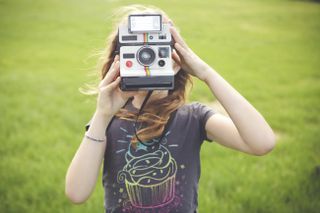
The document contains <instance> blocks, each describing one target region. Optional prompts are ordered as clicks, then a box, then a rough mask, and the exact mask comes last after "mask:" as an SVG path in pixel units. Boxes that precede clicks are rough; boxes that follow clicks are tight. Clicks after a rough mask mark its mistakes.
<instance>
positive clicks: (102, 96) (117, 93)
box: [96, 55, 136, 116]
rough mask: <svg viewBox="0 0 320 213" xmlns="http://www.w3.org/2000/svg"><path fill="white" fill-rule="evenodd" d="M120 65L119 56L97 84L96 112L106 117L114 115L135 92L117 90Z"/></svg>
mask: <svg viewBox="0 0 320 213" xmlns="http://www.w3.org/2000/svg"><path fill="white" fill-rule="evenodd" d="M119 83H120V65H119V56H118V55H117V56H116V57H115V58H114V61H113V63H112V64H111V66H110V69H109V71H108V72H107V74H106V75H105V77H104V78H103V79H102V80H101V82H100V84H99V95H98V100H97V109H96V111H97V112H99V113H102V114H103V115H106V116H113V115H115V114H116V113H117V112H118V111H119V110H120V108H121V107H123V105H124V104H125V103H126V101H127V100H128V99H129V98H130V97H131V96H133V95H134V94H135V93H136V92H135V91H130V92H124V91H122V90H121V89H120V88H119Z"/></svg>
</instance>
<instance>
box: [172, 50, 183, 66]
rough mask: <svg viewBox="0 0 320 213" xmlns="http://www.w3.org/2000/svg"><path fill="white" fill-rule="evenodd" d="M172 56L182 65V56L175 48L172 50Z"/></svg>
mask: <svg viewBox="0 0 320 213" xmlns="http://www.w3.org/2000/svg"><path fill="white" fill-rule="evenodd" d="M172 58H173V60H174V61H175V62H176V63H177V64H179V65H181V60H180V57H179V55H178V53H177V51H176V50H175V49H173V51H172Z"/></svg>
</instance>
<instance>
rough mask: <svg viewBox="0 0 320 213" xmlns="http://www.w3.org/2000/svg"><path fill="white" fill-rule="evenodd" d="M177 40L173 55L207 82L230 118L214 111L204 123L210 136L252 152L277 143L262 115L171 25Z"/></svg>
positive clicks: (184, 68)
mask: <svg viewBox="0 0 320 213" xmlns="http://www.w3.org/2000/svg"><path fill="white" fill-rule="evenodd" d="M170 31H171V33H172V35H173V38H174V40H175V44H174V47H175V49H176V50H177V51H174V52H173V55H172V57H173V59H174V60H175V62H176V63H177V64H179V65H180V66H181V68H182V69H183V70H184V71H186V72H188V73H190V74H191V75H193V76H195V77H197V78H199V79H200V80H202V81H204V82H206V84H207V85H208V86H209V88H210V90H211V91H212V93H213V94H214V95H215V97H216V98H217V99H218V101H219V102H220V103H221V104H222V106H223V107H224V108H225V109H226V111H227V113H228V114H229V116H230V118H229V117H227V116H223V115H221V114H214V115H212V116H211V117H210V118H209V119H208V120H207V123H206V125H205V129H206V132H207V136H208V138H210V139H214V140H215V141H217V142H218V143H220V144H222V145H224V146H227V147H230V148H233V149H236V150H239V151H242V152H245V153H248V154H252V155H263V154H266V153H268V152H269V151H271V150H272V149H273V147H274V145H275V135H274V133H273V131H272V129H271V128H270V126H269V125H268V123H267V122H266V121H265V119H264V118H263V116H262V115H261V114H260V113H259V112H258V111H257V110H256V109H255V108H254V107H253V106H252V105H251V104H250V103H249V102H248V101H247V100H246V99H245V98H244V97H243V96H241V94H239V93H238V92H237V91H236V90H235V89H234V88H233V87H232V86H231V85H230V84H229V83H228V82H227V81H225V80H224V79H223V78H222V77H221V76H220V75H219V74H218V73H217V72H216V71H215V70H213V69H212V68H211V67H210V66H209V65H208V64H206V63H205V62H204V61H203V60H201V59H200V58H199V57H198V56H197V55H196V54H195V53H194V52H193V51H192V50H191V49H190V48H189V47H188V45H187V44H186V43H185V41H184V40H183V39H182V37H181V36H180V34H179V33H178V31H177V30H176V29H175V28H174V27H171V28H170Z"/></svg>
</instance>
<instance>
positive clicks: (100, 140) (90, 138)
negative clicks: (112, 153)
mask: <svg viewBox="0 0 320 213" xmlns="http://www.w3.org/2000/svg"><path fill="white" fill-rule="evenodd" d="M85 137H86V138H88V139H89V140H92V141H95V142H104V141H105V140H106V139H96V138H93V137H90V136H88V135H87V134H85Z"/></svg>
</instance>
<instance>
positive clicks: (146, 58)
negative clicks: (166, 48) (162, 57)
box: [137, 46, 156, 66]
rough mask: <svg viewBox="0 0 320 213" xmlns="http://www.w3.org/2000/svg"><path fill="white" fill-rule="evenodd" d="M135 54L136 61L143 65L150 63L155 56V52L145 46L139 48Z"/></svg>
mask: <svg viewBox="0 0 320 213" xmlns="http://www.w3.org/2000/svg"><path fill="white" fill-rule="evenodd" d="M137 54H138V57H137V58H138V61H139V63H140V64H141V65H143V66H149V65H151V64H152V63H153V62H154V60H155V58H156V54H155V52H154V51H153V49H152V48H150V47H147V46H144V47H142V48H140V49H139V50H138V53H137Z"/></svg>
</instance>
